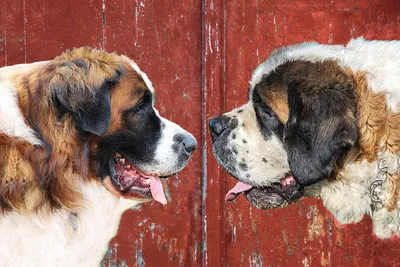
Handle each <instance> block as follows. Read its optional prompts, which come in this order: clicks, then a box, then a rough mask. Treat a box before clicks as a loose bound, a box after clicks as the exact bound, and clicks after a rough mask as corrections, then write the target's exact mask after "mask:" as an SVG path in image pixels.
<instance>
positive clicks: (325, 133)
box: [209, 38, 400, 237]
mask: <svg viewBox="0 0 400 267" xmlns="http://www.w3.org/2000/svg"><path fill="white" fill-rule="evenodd" d="M398 47H400V45H399V42H398V41H392V42H387V41H371V42H370V41H365V40H363V39H362V38H360V39H357V40H352V41H351V42H350V43H349V44H348V45H347V46H342V45H321V44H317V43H303V44H299V45H294V46H289V47H284V48H280V49H277V50H275V51H274V52H273V53H272V54H271V56H270V58H269V59H268V60H267V61H265V62H264V63H262V64H260V65H259V66H258V67H257V69H256V70H255V71H254V72H253V76H252V79H251V81H250V93H249V95H248V103H247V104H245V105H243V106H241V107H239V108H236V109H234V110H232V111H231V112H228V113H225V114H223V115H221V116H218V117H216V118H214V119H212V120H211V121H210V123H209V126H210V132H211V137H212V142H213V153H214V155H215V157H216V159H217V161H218V163H219V164H220V165H221V166H222V167H223V168H224V169H225V170H226V171H227V172H228V173H229V174H231V175H232V176H233V177H235V178H236V179H238V180H239V182H238V183H237V185H236V186H235V187H234V188H233V189H231V190H230V191H229V192H228V193H227V195H226V200H228V201H232V200H234V199H235V198H236V197H237V196H238V195H239V194H240V193H245V195H246V197H247V199H248V200H249V201H250V202H251V203H252V204H254V205H255V206H256V207H258V208H261V209H268V208H279V207H283V206H286V205H289V204H291V203H293V202H294V201H296V200H298V199H300V198H301V197H302V196H312V197H321V199H322V201H323V202H324V205H325V206H326V207H327V208H328V209H329V210H330V211H331V212H332V213H333V214H334V215H335V217H336V218H337V219H338V220H339V221H340V222H341V223H350V222H357V221H359V220H361V218H362V217H363V215H364V214H368V215H370V216H371V217H372V218H373V220H374V224H375V233H376V234H377V235H378V236H384V237H386V236H388V235H390V233H392V232H396V233H397V231H398V230H396V229H395V228H396V227H395V226H393V227H392V228H393V229H389V228H390V227H391V226H390V225H392V224H390V222H393V221H395V223H394V224H393V225H400V221H399V220H398V219H394V217H393V216H394V215H392V211H394V210H397V209H398V204H397V199H398V193H396V192H398V191H396V190H395V189H396V188H398V186H399V185H398V182H395V178H392V180H393V181H389V182H387V183H384V184H383V185H382V189H383V190H382V193H380V194H379V196H378V198H380V201H379V202H380V203H381V204H382V205H380V206H379V207H376V206H375V205H374V201H376V200H374V199H372V198H371V197H369V196H370V195H373V193H374V192H370V190H371V189H370V184H371V182H373V181H374V179H376V177H377V175H378V174H379V166H380V165H379V162H382V160H383V161H384V162H386V163H387V164H388V165H389V166H390V167H389V169H390V170H389V171H388V173H389V174H390V177H397V176H398V175H399V173H398V170H399V169H398V168H396V166H397V165H396V162H398V160H399V154H400V147H399V141H400V140H399V138H398V137H397V136H398V135H397V134H396V133H398V132H399V130H400V129H399V125H400V120H399V116H398V110H397V109H398V105H399V103H400V94H399V92H400V91H399V89H398V83H397V82H392V81H395V80H396V81H398V77H400V76H399V75H400V68H398V67H394V68H392V69H391V71H390V72H387V71H385V67H383V66H398V65H399V64H398V62H400V57H399V56H398V55H399V53H400V49H399V48H398ZM389 48H390V49H389ZM365 55H368V56H365ZM382 68H383V69H382ZM388 177H389V176H388ZM375 217H376V218H375ZM396 218H397V217H396ZM388 229H389V230H388Z"/></svg>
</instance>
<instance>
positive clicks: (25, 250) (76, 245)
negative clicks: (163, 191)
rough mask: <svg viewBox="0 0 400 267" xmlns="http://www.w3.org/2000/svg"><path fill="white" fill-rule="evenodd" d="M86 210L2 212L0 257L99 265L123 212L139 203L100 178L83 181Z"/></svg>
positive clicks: (6, 263)
mask: <svg viewBox="0 0 400 267" xmlns="http://www.w3.org/2000/svg"><path fill="white" fill-rule="evenodd" d="M82 192H83V194H82V195H83V197H84V199H83V200H82V205H83V210H82V211H81V212H78V213H77V216H74V215H73V214H72V213H71V212H70V211H67V210H57V211H56V212H55V213H54V214H51V215H45V216H43V217H41V216H40V215H38V214H35V215H31V216H27V215H21V214H19V213H14V212H13V213H8V214H6V215H2V216H0V263H1V266H2V267H11V266H21V267H24V266H26V267H28V266H60V267H62V266H66V267H70V266H84V267H89V266H99V264H100V261H101V260H102V258H103V255H104V253H105V252H106V250H107V245H108V242H109V241H110V239H111V238H112V237H113V236H114V235H115V234H116V233H117V230H118V225H119V221H120V217H121V215H122V213H123V212H124V211H125V210H127V209H128V208H130V207H132V206H135V205H137V204H139V202H135V201H133V200H127V199H124V198H120V197H117V196H116V195H114V194H112V193H110V192H109V191H107V190H106V189H105V187H104V186H103V185H102V184H101V183H99V182H91V183H87V184H84V185H82Z"/></svg>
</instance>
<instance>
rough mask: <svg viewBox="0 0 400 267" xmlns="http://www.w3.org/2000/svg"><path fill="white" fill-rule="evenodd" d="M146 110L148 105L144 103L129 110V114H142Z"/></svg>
mask: <svg viewBox="0 0 400 267" xmlns="http://www.w3.org/2000/svg"><path fill="white" fill-rule="evenodd" d="M145 108H146V103H145V102H142V103H140V104H139V105H137V106H136V107H134V108H132V109H129V110H128V113H133V114H136V113H140V112H143V111H144V110H145Z"/></svg>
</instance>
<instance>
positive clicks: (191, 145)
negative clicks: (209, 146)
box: [174, 134, 197, 154]
mask: <svg viewBox="0 0 400 267" xmlns="http://www.w3.org/2000/svg"><path fill="white" fill-rule="evenodd" d="M174 141H175V146H176V145H178V147H179V146H181V147H183V149H184V150H185V151H186V152H187V153H189V154H192V153H193V151H194V150H195V149H196V147H197V141H196V138H194V137H193V135H191V134H178V135H175V137H174Z"/></svg>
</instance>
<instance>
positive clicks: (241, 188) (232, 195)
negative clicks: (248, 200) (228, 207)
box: [225, 182, 253, 201]
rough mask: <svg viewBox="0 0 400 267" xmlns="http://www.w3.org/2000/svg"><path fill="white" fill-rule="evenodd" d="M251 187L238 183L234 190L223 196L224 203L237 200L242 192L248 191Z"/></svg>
mask: <svg viewBox="0 0 400 267" xmlns="http://www.w3.org/2000/svg"><path fill="white" fill-rule="evenodd" d="M251 188H253V186H251V185H249V184H246V183H243V182H238V183H237V184H236V185H235V187H234V188H232V189H231V190H229V192H228V194H226V196H225V200H226V201H233V200H234V199H235V198H237V197H238V196H239V195H240V194H241V193H242V192H245V191H248V190H250V189H251Z"/></svg>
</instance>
